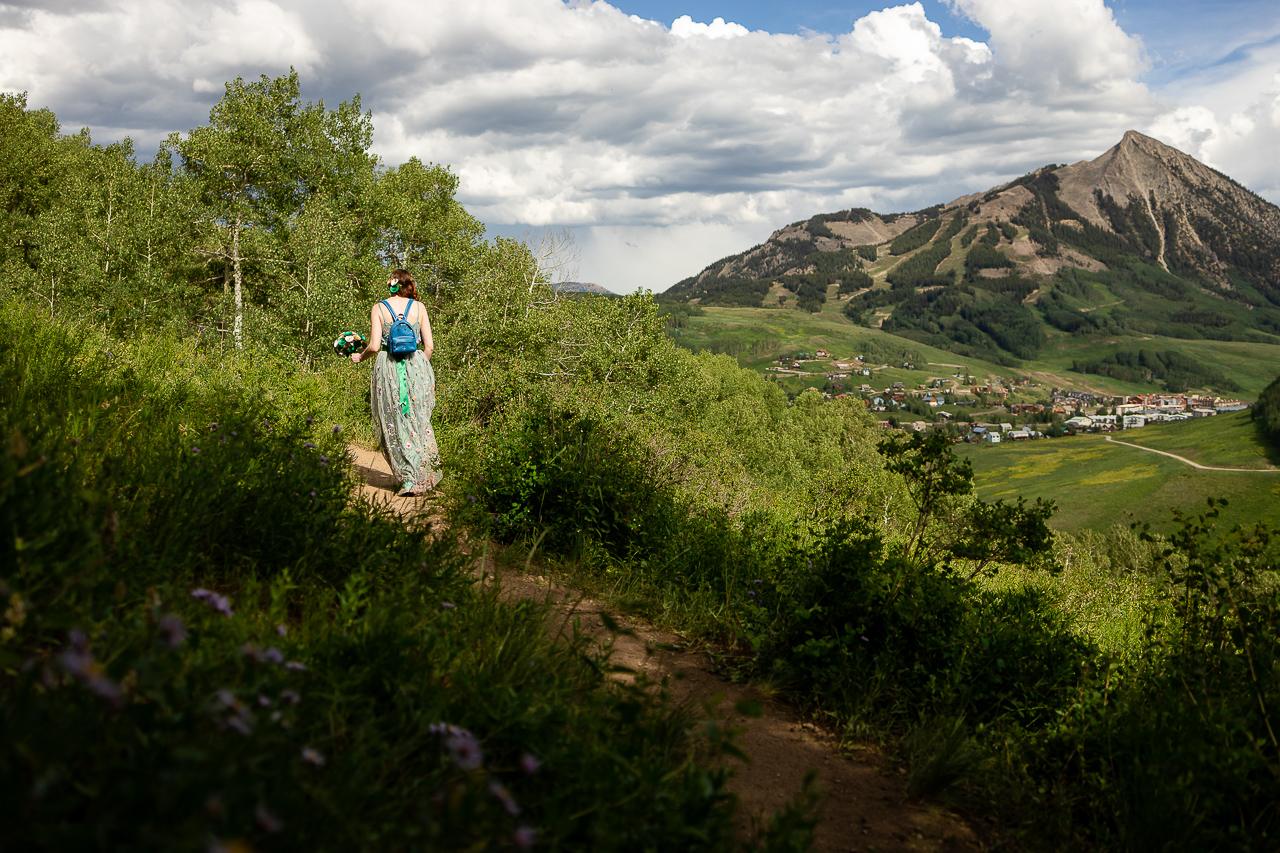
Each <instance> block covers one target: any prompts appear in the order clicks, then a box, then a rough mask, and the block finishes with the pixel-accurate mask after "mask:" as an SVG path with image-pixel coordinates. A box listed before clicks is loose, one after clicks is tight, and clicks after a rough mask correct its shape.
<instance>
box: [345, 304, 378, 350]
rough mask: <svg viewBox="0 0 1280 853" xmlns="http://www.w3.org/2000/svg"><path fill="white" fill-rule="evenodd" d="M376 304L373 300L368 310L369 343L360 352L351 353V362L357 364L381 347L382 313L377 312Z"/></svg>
mask: <svg viewBox="0 0 1280 853" xmlns="http://www.w3.org/2000/svg"><path fill="white" fill-rule="evenodd" d="M378 304H379V303H376V302H375V303H374V305H373V308H372V309H371V310H370V311H369V343H368V344H366V345H365V348H364V349H362V350H360V352H353V353H352V354H351V363H352V364H359V363H360V362H362V361H364V360H365V358H366V357H367V356H371V355H377V353H378V350H380V349H382V315H381V314H379V313H378Z"/></svg>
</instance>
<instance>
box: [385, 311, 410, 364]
mask: <svg viewBox="0 0 1280 853" xmlns="http://www.w3.org/2000/svg"><path fill="white" fill-rule="evenodd" d="M382 304H383V305H386V306H387V313H388V314H390V315H391V318H392V320H393V321H394V322H392V324H391V329H390V330H389V331H388V332H387V354H388V355H389V356H391V357H392V358H408V357H409V356H411V355H413V354H414V353H415V352H417V351H418V333H417V332H416V331H414V328H413V324H412V323H410V322H409V321H408V319H407V318H408V316H409V310H410V309H411V308H413V300H412V299H410V300H409V302H408V304H406V305H405V306H404V313H403V314H401V315H400V316H399V317H397V316H396V312H395V311H393V310H391V303H389V302H387V300H385V299H384V300H382Z"/></svg>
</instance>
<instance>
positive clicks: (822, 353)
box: [813, 349, 831, 358]
mask: <svg viewBox="0 0 1280 853" xmlns="http://www.w3.org/2000/svg"><path fill="white" fill-rule="evenodd" d="M813 357H814V358H831V353H829V352H827V351H826V350H824V349H820V350H818V351H817V352H815V353H814V354H813Z"/></svg>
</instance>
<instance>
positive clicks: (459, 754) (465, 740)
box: [444, 729, 484, 770]
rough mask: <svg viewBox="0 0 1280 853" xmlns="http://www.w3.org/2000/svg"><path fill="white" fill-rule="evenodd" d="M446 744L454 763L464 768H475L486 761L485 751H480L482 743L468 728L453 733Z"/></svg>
mask: <svg viewBox="0 0 1280 853" xmlns="http://www.w3.org/2000/svg"><path fill="white" fill-rule="evenodd" d="M444 745H445V746H446V747H448V749H449V754H450V755H451V756H453V761H454V763H455V764H457V765H458V766H459V767H461V768H462V769H463V770H475V769H476V768H477V767H479V766H480V765H481V764H483V763H484V753H482V752H481V751H480V744H479V743H478V742H477V741H476V738H475V735H473V734H471V732H469V731H467V730H466V729H462V730H460V731H458V732H457V733H455V734H451V735H450V736H449V738H448V739H447V740H446V741H445V742H444Z"/></svg>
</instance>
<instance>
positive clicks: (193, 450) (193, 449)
mask: <svg viewBox="0 0 1280 853" xmlns="http://www.w3.org/2000/svg"><path fill="white" fill-rule="evenodd" d="M199 454H200V448H199V447H196V446H195V445H194V444H193V445H191V455H192V456H198V455H199Z"/></svg>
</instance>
